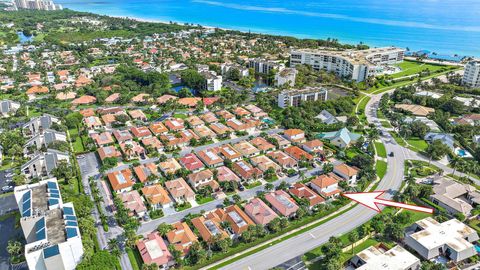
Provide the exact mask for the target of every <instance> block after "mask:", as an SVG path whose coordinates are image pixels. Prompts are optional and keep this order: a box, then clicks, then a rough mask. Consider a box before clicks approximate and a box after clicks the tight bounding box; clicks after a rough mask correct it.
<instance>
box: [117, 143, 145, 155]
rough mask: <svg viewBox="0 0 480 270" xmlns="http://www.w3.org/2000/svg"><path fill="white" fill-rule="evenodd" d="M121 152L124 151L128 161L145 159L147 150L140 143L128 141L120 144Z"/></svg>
mask: <svg viewBox="0 0 480 270" xmlns="http://www.w3.org/2000/svg"><path fill="white" fill-rule="evenodd" d="M120 150H122V153H123V155H124V156H125V158H126V159H127V160H132V159H136V158H139V159H145V158H146V155H145V148H143V147H142V146H141V145H140V144H139V143H138V142H136V141H126V142H122V143H120Z"/></svg>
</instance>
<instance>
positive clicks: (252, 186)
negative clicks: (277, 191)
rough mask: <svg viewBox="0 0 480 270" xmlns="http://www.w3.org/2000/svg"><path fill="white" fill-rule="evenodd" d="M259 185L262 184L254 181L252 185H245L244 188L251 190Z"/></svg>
mask: <svg viewBox="0 0 480 270" xmlns="http://www.w3.org/2000/svg"><path fill="white" fill-rule="evenodd" d="M260 185H262V182H260V181H255V182H253V183H250V184H248V185H245V187H246V188H247V189H252V188H254V187H258V186H260Z"/></svg>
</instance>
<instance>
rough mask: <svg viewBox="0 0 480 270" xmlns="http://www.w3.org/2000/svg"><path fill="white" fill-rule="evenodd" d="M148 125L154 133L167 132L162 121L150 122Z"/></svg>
mask: <svg viewBox="0 0 480 270" xmlns="http://www.w3.org/2000/svg"><path fill="white" fill-rule="evenodd" d="M149 127H150V130H151V131H152V132H153V134H155V135H158V134H163V133H167V132H168V129H167V128H166V127H165V125H164V124H163V123H162V122H157V123H151V124H150V126H149Z"/></svg>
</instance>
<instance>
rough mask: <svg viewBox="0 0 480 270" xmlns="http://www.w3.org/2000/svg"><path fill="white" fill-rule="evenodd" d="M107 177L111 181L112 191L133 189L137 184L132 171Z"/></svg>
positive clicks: (124, 171) (123, 171)
mask: <svg viewBox="0 0 480 270" xmlns="http://www.w3.org/2000/svg"><path fill="white" fill-rule="evenodd" d="M107 177H108V180H109V181H110V185H111V186H112V189H113V190H115V191H117V190H121V189H125V188H128V187H131V186H133V184H135V182H134V181H133V174H132V171H130V169H125V170H121V171H115V172H111V173H109V174H108V175H107Z"/></svg>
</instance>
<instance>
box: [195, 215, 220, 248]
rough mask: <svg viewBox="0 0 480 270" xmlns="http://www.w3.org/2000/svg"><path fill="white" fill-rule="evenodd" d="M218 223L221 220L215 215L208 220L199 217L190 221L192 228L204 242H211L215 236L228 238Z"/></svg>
mask: <svg viewBox="0 0 480 270" xmlns="http://www.w3.org/2000/svg"><path fill="white" fill-rule="evenodd" d="M220 222H221V220H220V219H219V218H218V216H216V215H210V218H205V217H204V216H200V217H196V218H194V219H192V224H193V226H194V227H195V228H196V229H197V230H198V232H199V233H200V236H201V237H202V239H203V240H204V241H206V242H209V241H211V240H212V239H213V237H214V236H215V235H221V238H226V237H228V234H227V233H226V232H225V231H224V230H223V229H222V227H221V226H220Z"/></svg>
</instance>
